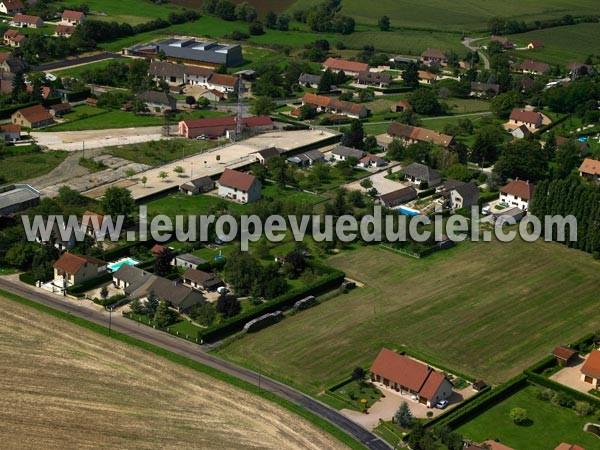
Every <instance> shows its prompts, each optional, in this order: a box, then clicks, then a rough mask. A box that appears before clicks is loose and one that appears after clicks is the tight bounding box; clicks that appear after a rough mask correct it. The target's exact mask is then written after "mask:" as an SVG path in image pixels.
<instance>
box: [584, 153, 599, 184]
mask: <svg viewBox="0 0 600 450" xmlns="http://www.w3.org/2000/svg"><path fill="white" fill-rule="evenodd" d="M579 175H580V176H582V177H586V178H589V179H591V180H596V182H597V183H600V161H596V160H595V159H592V158H585V159H584V160H583V162H582V163H581V166H579Z"/></svg>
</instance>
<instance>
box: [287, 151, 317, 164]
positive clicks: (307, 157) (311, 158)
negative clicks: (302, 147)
mask: <svg viewBox="0 0 600 450" xmlns="http://www.w3.org/2000/svg"><path fill="white" fill-rule="evenodd" d="M287 160H288V162H290V163H292V164H296V165H297V166H298V167H309V166H312V165H313V164H314V163H316V162H320V161H324V160H325V155H323V153H321V152H320V151H319V150H309V151H307V152H304V153H300V154H298V155H294V156H290V157H289V158H288V159H287Z"/></svg>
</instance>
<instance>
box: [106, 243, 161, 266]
mask: <svg viewBox="0 0 600 450" xmlns="http://www.w3.org/2000/svg"><path fill="white" fill-rule="evenodd" d="M153 246H154V241H136V242H128V243H127V244H125V245H122V246H120V247H117V248H113V249H112V250H107V251H105V252H104V253H103V254H102V258H103V259H104V261H112V260H115V259H119V258H122V257H124V256H130V255H131V250H132V249H134V248H136V247H146V248H147V249H149V248H152V247H153Z"/></svg>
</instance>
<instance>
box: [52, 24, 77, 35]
mask: <svg viewBox="0 0 600 450" xmlns="http://www.w3.org/2000/svg"><path fill="white" fill-rule="evenodd" d="M75 30H76V28H75V27H74V26H72V25H63V24H59V25H57V26H56V29H55V30H54V36H55V37H65V38H70V37H71V36H73V33H75Z"/></svg>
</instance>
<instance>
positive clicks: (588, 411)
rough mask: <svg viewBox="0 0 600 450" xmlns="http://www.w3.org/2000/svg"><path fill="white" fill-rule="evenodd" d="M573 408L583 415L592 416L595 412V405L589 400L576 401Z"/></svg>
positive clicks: (579, 414)
mask: <svg viewBox="0 0 600 450" xmlns="http://www.w3.org/2000/svg"><path fill="white" fill-rule="evenodd" d="M573 409H574V410H575V412H576V413H577V415H578V416H583V417H586V416H591V415H592V414H594V412H595V409H594V407H593V406H592V405H590V404H589V403H588V402H575V406H573Z"/></svg>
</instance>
